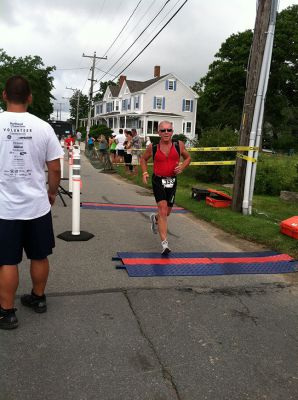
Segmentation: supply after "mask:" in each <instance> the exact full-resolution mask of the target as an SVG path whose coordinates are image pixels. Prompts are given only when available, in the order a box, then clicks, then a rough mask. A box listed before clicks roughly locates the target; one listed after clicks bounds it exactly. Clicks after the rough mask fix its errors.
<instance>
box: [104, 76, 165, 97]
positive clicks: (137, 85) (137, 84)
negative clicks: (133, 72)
mask: <svg viewBox="0 0 298 400" xmlns="http://www.w3.org/2000/svg"><path fill="white" fill-rule="evenodd" d="M165 76H166V75H163V76H160V77H159V78H153V79H149V80H148V81H145V82H141V81H131V80H129V79H126V83H127V86H128V88H129V90H130V92H131V93H135V92H140V91H141V90H143V89H145V88H147V87H148V86H151V85H153V83H155V82H158V81H159V80H160V79H163V78H164V77H165ZM108 88H109V89H110V91H111V93H112V96H113V97H118V96H119V92H120V89H121V88H120V86H119V85H109V86H108Z"/></svg>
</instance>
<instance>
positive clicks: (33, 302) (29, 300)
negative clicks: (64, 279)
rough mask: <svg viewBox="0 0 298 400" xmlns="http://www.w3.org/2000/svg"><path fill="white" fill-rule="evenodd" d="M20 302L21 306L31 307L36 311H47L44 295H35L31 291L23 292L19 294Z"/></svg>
mask: <svg viewBox="0 0 298 400" xmlns="http://www.w3.org/2000/svg"><path fill="white" fill-rule="evenodd" d="M21 303H22V304H23V306H26V307H30V308H32V309H33V310H34V311H35V312H37V313H40V314H41V313H44V312H46V311H47V299H46V296H45V295H43V296H37V295H36V294H35V293H33V290H32V291H31V294H24V295H23V296H21Z"/></svg>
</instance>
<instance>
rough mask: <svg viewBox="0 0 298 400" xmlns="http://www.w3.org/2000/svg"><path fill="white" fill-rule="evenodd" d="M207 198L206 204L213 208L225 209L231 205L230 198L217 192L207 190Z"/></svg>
mask: <svg viewBox="0 0 298 400" xmlns="http://www.w3.org/2000/svg"><path fill="white" fill-rule="evenodd" d="M208 192H209V196H207V197H206V204H208V206H211V207H215V208H226V207H230V205H231V204H232V197H231V196H229V195H228V194H226V193H224V192H220V191H219V190H214V189H208Z"/></svg>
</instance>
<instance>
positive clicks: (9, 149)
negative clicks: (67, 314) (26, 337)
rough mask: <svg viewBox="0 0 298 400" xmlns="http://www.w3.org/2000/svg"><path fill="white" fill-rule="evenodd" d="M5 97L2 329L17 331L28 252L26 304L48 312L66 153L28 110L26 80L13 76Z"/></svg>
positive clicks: (0, 190) (0, 152) (0, 124)
mask: <svg viewBox="0 0 298 400" xmlns="http://www.w3.org/2000/svg"><path fill="white" fill-rule="evenodd" d="M3 99H4V101H5V102H6V105H7V111H5V112H3V113H1V114H0V204H1V207H0V329H13V328H16V327H17V326H18V320H17V318H16V315H15V309H14V299H15V292H16V290H17V287H18V266H17V265H18V264H19V263H20V262H21V260H22V253H23V249H24V251H25V253H26V255H27V257H28V258H29V259H30V260H31V268H30V273H31V279H32V292H31V294H26V295H23V296H22V297H21V302H22V304H23V305H25V306H27V307H30V308H32V309H33V310H34V311H36V312H38V313H42V312H45V311H46V309H47V305H46V297H45V294H44V291H45V287H46V283H47V278H48V273H49V262H48V258H47V256H48V255H49V254H51V253H52V249H53V247H54V246H55V241H54V233H53V226H52V217H51V205H53V204H54V202H55V198H56V194H57V191H58V187H59V183H60V156H62V155H63V151H62V148H61V145H60V143H59V141H58V139H57V137H56V135H55V132H54V130H53V128H52V127H51V126H50V125H49V124H48V123H47V122H45V121H43V120H41V119H39V118H37V117H35V116H34V115H32V114H29V113H28V112H27V108H28V105H29V104H30V103H31V102H32V95H31V89H30V86H29V83H28V81H27V80H26V79H24V78H23V77H22V76H12V77H11V78H9V79H8V80H7V82H6V85H5V89H4V91H3ZM45 167H47V169H48V189H47V187H46V176H45Z"/></svg>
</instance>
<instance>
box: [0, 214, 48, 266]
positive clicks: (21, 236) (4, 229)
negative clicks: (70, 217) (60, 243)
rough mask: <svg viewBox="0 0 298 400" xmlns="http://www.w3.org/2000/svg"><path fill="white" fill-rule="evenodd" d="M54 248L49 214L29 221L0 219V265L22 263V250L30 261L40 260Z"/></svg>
mask: <svg viewBox="0 0 298 400" xmlns="http://www.w3.org/2000/svg"><path fill="white" fill-rule="evenodd" d="M53 247H55V238H54V232H53V224H52V215H51V212H49V213H47V214H46V215H43V216H42V217H39V218H36V219H30V220H18V219H17V220H7V219H0V265H16V264H19V263H20V262H21V261H22V255H23V249H24V250H25V253H26V255H27V257H28V258H29V259H30V260H42V259H44V258H46V257H47V256H48V255H49V254H52V250H53Z"/></svg>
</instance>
